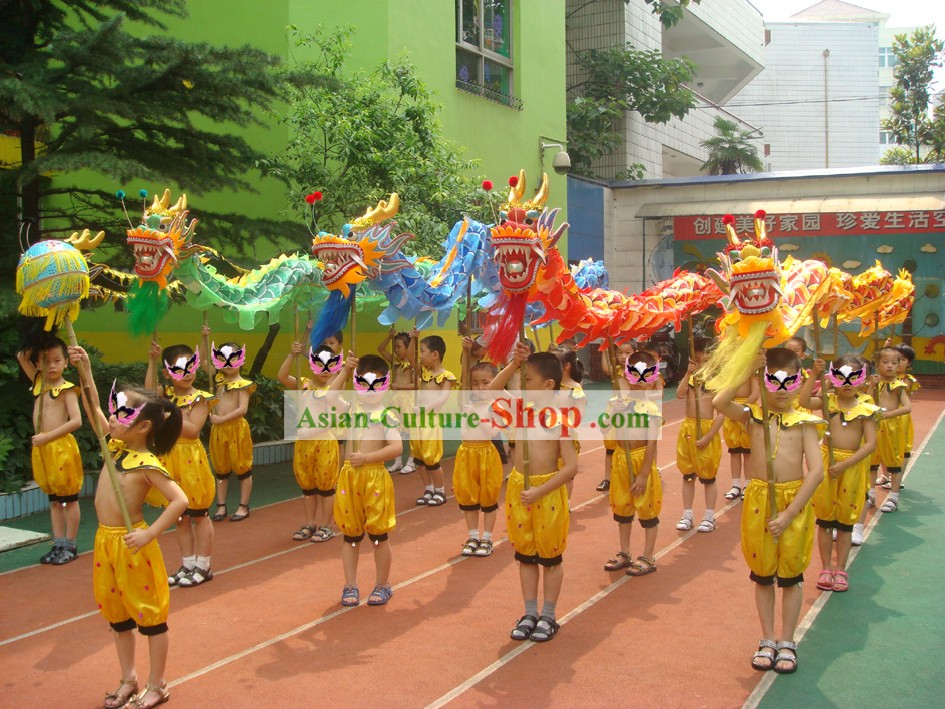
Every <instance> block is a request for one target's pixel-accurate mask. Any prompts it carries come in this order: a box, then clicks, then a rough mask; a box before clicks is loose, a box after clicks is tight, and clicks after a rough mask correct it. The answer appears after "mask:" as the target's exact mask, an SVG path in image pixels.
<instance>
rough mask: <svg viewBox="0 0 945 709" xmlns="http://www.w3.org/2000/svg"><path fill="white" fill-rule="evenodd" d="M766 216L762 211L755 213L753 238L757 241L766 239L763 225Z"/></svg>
mask: <svg viewBox="0 0 945 709" xmlns="http://www.w3.org/2000/svg"><path fill="white" fill-rule="evenodd" d="M767 216H768V214H767V213H766V212H765V210H763V209H759V210H758V211H757V212H755V237H756V238H757V239H758V241H761V240H762V239H767V238H768V230H767V227H766V225H765V217H767Z"/></svg>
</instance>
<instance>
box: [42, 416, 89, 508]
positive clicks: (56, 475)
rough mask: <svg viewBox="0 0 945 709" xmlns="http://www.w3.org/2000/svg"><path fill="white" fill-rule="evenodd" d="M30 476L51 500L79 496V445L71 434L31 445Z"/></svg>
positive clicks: (81, 473) (70, 500)
mask: <svg viewBox="0 0 945 709" xmlns="http://www.w3.org/2000/svg"><path fill="white" fill-rule="evenodd" d="M32 462H33V479H34V480H35V481H36V484H37V485H39V487H40V489H41V490H42V491H43V492H45V493H46V494H47V495H49V499H50V500H52V501H57V500H60V501H62V502H72V501H74V500H78V499H79V493H80V492H81V491H82V483H83V482H84V479H85V471H84V470H83V469H82V456H81V455H80V454H79V446H78V444H77V443H76V442H75V438H74V437H73V436H72V434H71V433H67V434H66V435H65V436H60V437H59V438H54V439H53V440H51V441H50V442H49V443H44V444H43V445H41V446H33V452H32Z"/></svg>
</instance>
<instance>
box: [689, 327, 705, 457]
mask: <svg viewBox="0 0 945 709" xmlns="http://www.w3.org/2000/svg"><path fill="white" fill-rule="evenodd" d="M695 361H696V336H695V334H694V333H693V329H692V315H690V316H689V362H690V363H695ZM689 385H690V386H689V391H691V392H692V394H693V396H694V397H695V399H694V400H695V403H696V440H699V439H700V438H702V413H701V412H700V411H699V394H700V393H701V392H700V389H699V380H698V379H697V377H696V375H695V374H693V375H692V381H691V382H689Z"/></svg>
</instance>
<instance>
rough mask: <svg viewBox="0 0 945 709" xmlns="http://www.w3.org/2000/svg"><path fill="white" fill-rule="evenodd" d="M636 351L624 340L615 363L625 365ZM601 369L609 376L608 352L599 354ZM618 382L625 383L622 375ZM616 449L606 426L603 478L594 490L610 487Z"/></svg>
mask: <svg viewBox="0 0 945 709" xmlns="http://www.w3.org/2000/svg"><path fill="white" fill-rule="evenodd" d="M634 351H636V343H634V342H624V343H623V344H621V345H618V347H617V365H618V366H619V367H625V366H626V364H627V358H628V357H629V356H630V355H631V354H632V353H633V352H634ZM601 369H602V370H603V372H604V375H605V376H607V377H610V353H609V352H606V351H605V352H603V353H602V354H601ZM617 381H618V382H619V383H620V388H621V390H623V388H624V387H625V386H626V385H627V382H626V380H625V379H624V378H623V377H620V378H618V380H617ZM614 397H615V398H614V399H612V400H611V402H610V403H611V404H613V403H614V402H615V401H616V400H617V399H616V392H614ZM607 413H608V414H612V413H614V410H612V409H611V408H610V407H609V405H608V409H607ZM615 450H617V439H616V437H615V434H614V430H613V429H612V428H607V429H606V430H605V431H604V479H603V480H601V481H600V482H599V483H597V487H596V488H595V490H597V491H598V492H607V491H608V490H609V489H610V473H611V468H612V467H613V458H614V451H615Z"/></svg>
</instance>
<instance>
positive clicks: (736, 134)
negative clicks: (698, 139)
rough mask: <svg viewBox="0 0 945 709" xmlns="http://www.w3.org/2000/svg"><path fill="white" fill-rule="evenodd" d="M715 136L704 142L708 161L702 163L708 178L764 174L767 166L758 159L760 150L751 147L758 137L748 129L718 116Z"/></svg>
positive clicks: (703, 145)
mask: <svg viewBox="0 0 945 709" xmlns="http://www.w3.org/2000/svg"><path fill="white" fill-rule="evenodd" d="M714 127H715V133H716V135H715V137H712V138H709V139H708V140H703V141H702V147H703V148H705V149H706V150H707V151H708V152H709V159H708V160H706V161H705V162H704V163H703V164H702V171H703V172H705V173H706V174H708V175H737V174H739V173H744V172H762V171H763V170H764V165H763V164H762V162H761V158H759V157H758V148H756V147H755V146H754V145H752V144H751V142H749V141H752V140H756V139H757V136H753V135H752V133H755V131H753V130H751V131H750V130H745V129H744V128H742V127H740V126H739V124H738V123H737V122H736V121H729V120H727V119H725V118H722V116H716V117H715V125H714Z"/></svg>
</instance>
